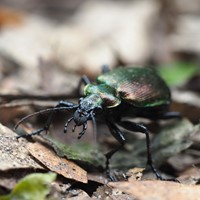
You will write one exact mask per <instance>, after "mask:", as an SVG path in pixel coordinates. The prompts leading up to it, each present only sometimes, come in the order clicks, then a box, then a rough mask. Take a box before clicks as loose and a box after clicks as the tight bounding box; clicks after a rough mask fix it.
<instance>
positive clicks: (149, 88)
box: [15, 66, 181, 180]
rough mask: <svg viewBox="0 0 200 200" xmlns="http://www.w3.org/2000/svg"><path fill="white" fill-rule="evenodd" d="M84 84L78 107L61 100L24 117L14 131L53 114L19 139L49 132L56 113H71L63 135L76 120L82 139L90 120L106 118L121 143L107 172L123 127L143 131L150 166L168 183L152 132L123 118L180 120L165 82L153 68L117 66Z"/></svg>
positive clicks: (112, 152)
mask: <svg viewBox="0 0 200 200" xmlns="http://www.w3.org/2000/svg"><path fill="white" fill-rule="evenodd" d="M82 83H84V85H85V87H84V97H81V98H80V99H79V103H78V104H74V103H71V102H68V101H60V102H59V103H58V104H57V105H56V106H55V107H54V108H49V109H45V110H41V111H39V112H36V113H33V114H31V115H28V116H26V117H24V118H22V119H21V120H20V121H19V122H18V123H17V124H16V126H15V129H16V128H17V127H18V126H19V124H21V123H22V122H23V121H24V120H25V119H27V118H29V117H32V116H34V115H36V114H40V113H43V112H49V111H52V113H51V114H50V115H49V117H48V119H47V121H46V124H45V125H44V127H42V128H40V129H37V130H35V131H33V132H32V133H30V134H25V135H20V136H18V138H19V137H30V136H33V135H38V134H40V133H41V132H43V131H48V130H49V127H50V124H51V123H52V117H53V114H54V112H55V111H59V110H69V111H70V110H72V111H74V114H73V116H72V117H71V118H70V119H68V120H67V122H66V124H65V126H64V132H65V133H66V132H67V127H68V124H69V123H70V122H71V121H74V123H75V125H74V127H73V129H72V131H75V128H76V126H82V131H81V132H80V133H79V135H78V139H80V138H81V137H82V136H83V135H84V133H85V131H86V129H87V122H88V120H92V121H93V122H95V119H96V118H100V119H103V120H104V121H105V123H106V124H107V126H108V128H109V130H110V132H111V134H112V135H113V136H114V138H115V139H116V140H117V141H118V142H119V144H120V145H119V146H118V147H117V148H115V149H113V150H111V151H109V152H108V153H106V154H105V156H106V172H107V174H108V175H110V169H109V161H110V159H111V157H112V156H113V154H115V153H116V152H117V151H118V150H119V149H121V148H122V147H123V146H124V144H125V142H126V139H125V137H124V133H123V132H122V131H121V130H120V127H122V128H125V129H126V130H129V131H133V132H140V133H143V134H145V136H146V149H147V164H148V165H149V166H150V168H151V170H152V172H153V173H154V174H155V176H156V177H157V179H160V180H165V179H164V178H163V177H162V176H161V175H160V173H159V172H158V171H157V169H156V168H155V166H154V163H153V159H152V155H151V148H150V146H151V144H150V132H149V130H148V129H147V128H146V126H145V125H143V124H140V123H134V122H132V121H130V120H127V119H124V118H127V117H130V118H136V117H143V118H147V119H150V120H159V119H171V118H180V117H181V115H180V113H178V112H170V111H169V106H170V103H171V94H170V89H169V87H168V86H167V85H166V83H165V82H164V80H163V79H162V78H161V77H160V76H159V75H158V74H157V72H156V70H155V69H153V68H151V67H118V68H115V69H113V70H111V71H110V70H109V68H108V67H106V66H104V68H103V73H102V74H101V75H100V76H98V77H97V79H96V83H91V82H90V81H89V79H88V78H87V76H83V77H82V78H81V80H80V83H79V89H80V86H81V84H82Z"/></svg>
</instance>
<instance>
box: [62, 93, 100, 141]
mask: <svg viewBox="0 0 200 200" xmlns="http://www.w3.org/2000/svg"><path fill="white" fill-rule="evenodd" d="M101 104H102V100H101V97H100V96H99V95H97V94H92V95H89V96H86V97H85V98H80V99H79V106H78V108H77V109H76V110H75V112H74V115H73V117H71V118H70V119H69V120H68V121H67V123H66V124H65V129H64V132H67V126H68V124H69V122H70V121H72V120H73V121H74V123H75V125H74V127H73V129H72V131H73V132H74V131H75V128H76V126H83V129H82V131H81V132H80V133H79V136H78V138H79V139H80V138H81V137H82V135H83V134H84V133H85V130H86V129H87V121H88V120H93V122H94V121H95V119H94V117H95V114H96V112H97V111H99V110H102V107H101Z"/></svg>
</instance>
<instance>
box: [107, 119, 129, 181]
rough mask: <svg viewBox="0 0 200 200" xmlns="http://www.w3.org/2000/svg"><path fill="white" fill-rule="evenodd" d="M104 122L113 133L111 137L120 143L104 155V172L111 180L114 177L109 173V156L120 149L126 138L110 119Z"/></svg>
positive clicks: (113, 179)
mask: <svg viewBox="0 0 200 200" xmlns="http://www.w3.org/2000/svg"><path fill="white" fill-rule="evenodd" d="M106 124H107V126H108V128H109V130H110V132H111V134H112V135H113V137H114V138H115V139H116V140H117V141H118V142H119V143H120V146H119V147H117V148H115V149H113V150H111V151H109V152H108V153H106V154H105V156H106V174H107V176H108V177H109V178H110V179H111V180H112V181H115V177H112V176H111V175H110V168H109V164H110V162H109V161H110V159H111V157H112V156H113V154H115V153H116V152H117V151H118V150H119V149H121V148H122V147H123V146H124V144H125V142H126V140H125V138H124V134H123V133H122V132H121V131H120V130H119V129H118V128H117V126H115V124H113V123H112V122H110V121H108V120H107V121H106Z"/></svg>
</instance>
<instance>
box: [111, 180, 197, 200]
mask: <svg viewBox="0 0 200 200" xmlns="http://www.w3.org/2000/svg"><path fill="white" fill-rule="evenodd" d="M108 185H109V186H111V187H114V188H118V189H119V190H121V191H122V192H125V193H128V194H131V195H133V196H134V197H136V199H140V200H155V199H156V200H171V199H177V200H198V199H199V197H200V186H196V185H184V184H180V183H175V182H169V181H156V180H148V181H135V182H110V183H109V184H108Z"/></svg>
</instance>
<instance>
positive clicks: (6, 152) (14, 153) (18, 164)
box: [0, 124, 44, 170]
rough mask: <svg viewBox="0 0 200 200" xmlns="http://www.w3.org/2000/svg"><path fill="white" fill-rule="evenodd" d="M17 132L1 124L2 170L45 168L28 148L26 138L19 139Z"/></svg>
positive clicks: (0, 159) (0, 168) (0, 151)
mask: <svg viewBox="0 0 200 200" xmlns="http://www.w3.org/2000/svg"><path fill="white" fill-rule="evenodd" d="M16 136H17V135H16V133H14V132H13V131H11V130H10V129H9V128H7V127H5V126H3V125H2V124H0V155H1V156H0V163H1V164H0V170H11V169H16V168H35V169H44V168H43V167H42V166H41V165H39V164H38V163H37V162H35V161H34V160H33V159H32V157H31V156H30V155H29V153H28V151H27V149H26V143H27V141H26V140H17V139H16Z"/></svg>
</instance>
